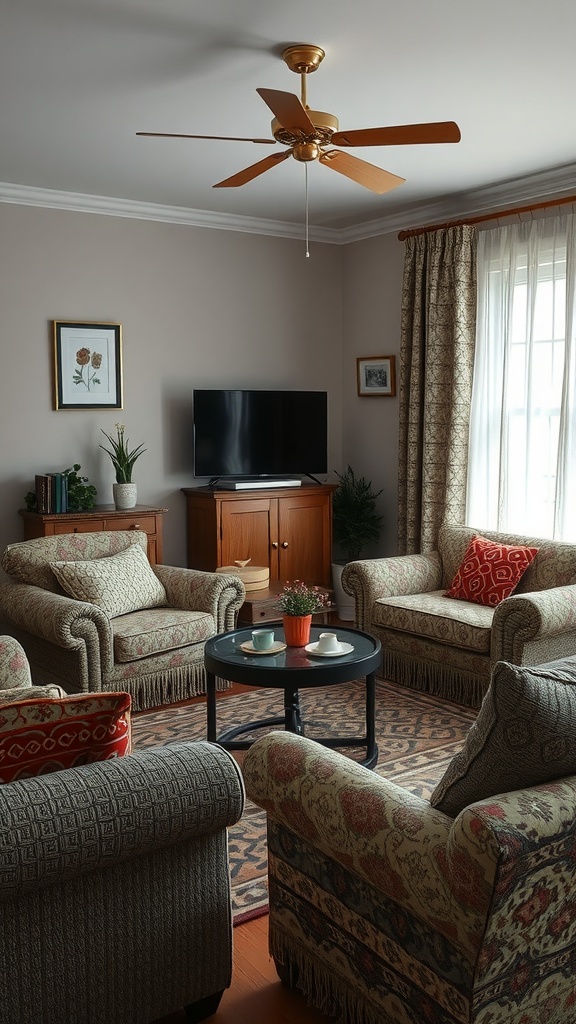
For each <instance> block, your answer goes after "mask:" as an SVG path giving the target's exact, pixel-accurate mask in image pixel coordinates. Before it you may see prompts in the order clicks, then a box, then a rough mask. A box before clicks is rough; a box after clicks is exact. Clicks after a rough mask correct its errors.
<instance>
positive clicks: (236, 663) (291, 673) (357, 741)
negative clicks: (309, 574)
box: [204, 622, 382, 768]
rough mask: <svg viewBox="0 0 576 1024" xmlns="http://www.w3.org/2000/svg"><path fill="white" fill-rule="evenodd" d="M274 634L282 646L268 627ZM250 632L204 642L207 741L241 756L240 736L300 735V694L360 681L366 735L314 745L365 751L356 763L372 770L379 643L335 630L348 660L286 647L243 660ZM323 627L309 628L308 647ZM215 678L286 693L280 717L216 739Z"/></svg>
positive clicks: (277, 625)
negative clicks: (279, 730)
mask: <svg viewBox="0 0 576 1024" xmlns="http://www.w3.org/2000/svg"><path fill="white" fill-rule="evenodd" d="M268 627H270V628H271V629H273V630H274V637H275V640H281V641H283V640H284V630H283V629H282V623H281V622H270V623H268V622H267V623H266V628H268ZM252 629H253V627H252V626H251V627H250V628H248V629H234V630H232V631H231V632H230V633H221V634H220V635H219V636H215V637H212V638H211V639H210V640H207V641H206V645H205V648H204V663H205V666H206V677H207V686H206V696H207V713H208V728H207V738H208V739H209V740H211V741H212V742H216V743H219V744H220V745H221V746H223V747H225V748H226V749H227V750H245V749H247V748H248V747H250V746H251V745H252V743H253V742H254V741H253V740H248V739H240V738H239V737H241V736H242V735H244V734H245V733H247V732H251V731H253V730H254V729H259V728H262V727H264V726H269V725H284V728H285V730H286V731H287V732H294V733H298V734H299V735H304V726H303V724H302V717H301V714H300V700H299V690H303V689H311V688H313V687H317V686H334V685H335V684H336V683H348V682H351V681H352V680H354V679H358V678H359V677H362V676H364V678H365V681H366V735H365V736H353V737H351V736H331V737H329V738H323V739H320V738H318V737H316V736H315V737H314V739H315V740H316V741H317V742H318V743H322V744H323V745H324V746H326V747H359V746H365V747H366V757H365V758H364V760H363V761H361V762H360V763H361V764H363V765H365V766H366V768H373V767H374V765H375V764H376V762H377V760H378V747H377V745H376V735H375V722H374V716H375V703H376V671H377V669H378V668H379V667H380V663H381V659H382V648H381V644H380V641H379V640H378V639H377V638H376V637H373V636H370V634H369V633H362V632H361V631H360V630H359V629H348V628H340V627H339V626H338V627H333V630H332V631H333V632H334V633H336V634H337V636H338V639H339V640H340V642H341V643H344V644H350V645H351V646H352V647H353V650H352V651H351V652H350V653H349V654H343V655H339V656H337V657H329V658H328V657H321V656H319V655H312V654H308V653H307V652H306V651H305V649H304V648H302V647H287V648H286V649H285V650H284V651H281V652H280V653H279V654H246V653H245V652H244V651H242V650H241V649H240V644H243V643H246V642H248V641H250V640H251V639H252ZM325 630H326V626H312V630H311V634H310V641H311V643H314V642H315V641H317V640H318V637H319V635H320V633H322V632H323V631H325ZM216 677H219V678H220V679H227V680H229V681H230V682H234V683H244V684H247V685H248V686H258V687H263V688H266V689H276V690H284V715H283V716H282V717H279V718H268V719H263V720H261V721H258V722H249V723H247V724H245V725H238V726H236V727H235V728H234V729H228V730H227V731H226V732H224V733H222V734H221V735H220V736H218V735H217V730H216Z"/></svg>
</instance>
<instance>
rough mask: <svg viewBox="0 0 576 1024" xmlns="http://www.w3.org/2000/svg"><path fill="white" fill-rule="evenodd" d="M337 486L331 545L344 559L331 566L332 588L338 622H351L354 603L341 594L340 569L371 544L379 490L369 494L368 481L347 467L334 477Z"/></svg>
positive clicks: (376, 533)
mask: <svg viewBox="0 0 576 1024" xmlns="http://www.w3.org/2000/svg"><path fill="white" fill-rule="evenodd" d="M336 476H337V477H338V479H339V481H340V486H339V487H338V488H337V490H336V491H334V497H333V499H332V524H333V533H334V542H335V544H337V545H338V548H339V549H340V551H341V552H342V554H343V555H344V558H343V559H342V560H335V561H334V562H333V563H332V585H333V587H334V592H335V596H336V604H337V606H338V615H339V617H340V618H341V619H343V620H347V619H353V618H354V600H353V598H351V597H349V596H348V594H345V593H344V591H343V589H342V585H341V576H342V569H343V568H344V566H345V565H346V562H353V561H356V560H357V559H358V558H361V557H362V553H363V551H364V549H365V548H366V546H367V545H368V544H373V543H375V542H376V541H377V540H378V538H379V536H380V531H381V529H382V516H381V515H380V514H379V513H378V512H377V511H376V499H377V498H378V497H379V495H380V494H382V490H379V491H373V490H372V481H371V480H365V478H364V477H363V476H356V474H355V472H354V470H353V469H352V467H351V466H348V468H347V469H346V471H345V472H344V473H336Z"/></svg>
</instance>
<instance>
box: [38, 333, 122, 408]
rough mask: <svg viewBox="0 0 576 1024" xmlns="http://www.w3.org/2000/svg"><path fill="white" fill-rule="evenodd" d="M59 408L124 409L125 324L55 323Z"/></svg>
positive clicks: (55, 380)
mask: <svg viewBox="0 0 576 1024" xmlns="http://www.w3.org/2000/svg"><path fill="white" fill-rule="evenodd" d="M52 328H53V335H54V401H55V408H56V409H122V324H113V323H100V324H96V323H90V322H87V321H73V320H53V321H52Z"/></svg>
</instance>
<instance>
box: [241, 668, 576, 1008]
mask: <svg viewBox="0 0 576 1024" xmlns="http://www.w3.org/2000/svg"><path fill="white" fill-rule="evenodd" d="M414 764H415V768H416V765H417V764H418V759H417V757H415V762H414ZM420 764H421V762H420ZM426 771H427V772H429V771H430V764H428V766H427V769H426ZM243 774H244V782H245V785H246V792H247V795H248V797H250V799H252V800H253V801H254V802H255V803H257V804H259V805H260V806H261V807H263V808H265V810H266V812H267V818H268V875H269V889H270V926H269V936H270V938H269V942H270V952H271V954H272V956H273V957H274V960H275V962H276V966H277V969H278V974H279V975H280V978H281V979H282V980H283V981H284V982H285V983H286V984H288V985H289V986H291V987H297V988H299V989H300V990H301V991H302V992H303V993H304V995H305V997H306V999H307V1001H308V1002H310V1003H312V1004H313V1005H314V1006H316V1007H318V1008H319V1009H320V1010H321V1011H322V1012H323V1013H325V1014H327V1015H328V1016H333V1017H335V1018H336V1019H337V1020H338V1021H339V1022H342V1024H574V1021H575V1020H576V988H575V985H574V975H575V972H576V895H575V894H576V858H575V850H576V659H574V658H573V659H565V660H564V661H559V662H555V663H553V664H552V665H542V666H538V667H536V668H519V667H518V666H512V665H509V664H507V663H504V662H501V663H499V665H498V666H496V668H495V671H494V673H493V677H492V681H491V685H490V687H489V690H488V693H487V695H486V697H485V699H484V702H483V704H482V708H481V710H480V713H479V715H478V718H477V720H476V722H475V724H474V725H473V726H472V728H471V730H470V732H469V734H468V736H467V738H466V741H465V744H464V746H463V749H462V750H461V751H459V752H458V753H457V754H456V756H455V757H454V758H453V760H452V762H451V763H450V765H449V767H448V769H447V771H446V772H445V774H444V775H443V777H442V779H441V780H440V781H438V780H436V781H437V783H438V784H437V785H436V786H435V788H434V790H433V792H432V793H431V794H430V796H429V798H427V799H426V798H424V796H423V795H422V794H423V793H426V792H428V793H429V792H430V789H429V786H428V783H429V776H426V778H424V776H422V777H421V778H420V779H418V778H417V774H418V773H417V772H416V770H415V771H414V773H413V778H412V782H411V786H413V787H414V792H410V791H408V790H407V789H404V788H400V787H399V786H398V785H395V784H394V783H393V782H392V781H390V780H388V779H386V778H382V777H379V776H378V775H377V774H375V773H372V772H370V771H368V770H367V769H366V768H363V767H361V766H360V765H357V764H355V763H354V762H353V761H351V760H349V759H348V758H347V757H343V756H342V755H341V754H338V753H337V752H335V751H331V750H327V749H325V748H324V747H321V746H320V745H319V744H318V743H315V742H313V741H312V740H309V739H306V738H304V737H302V736H295V735H291V734H288V733H282V732H276V733H271V734H270V735H268V736H265V737H263V738H261V739H259V740H258V741H257V742H256V743H255V744H254V745H253V746H252V748H251V749H250V750H249V752H248V754H247V756H246V760H245V761H244V765H243ZM439 774H441V769H440V770H439ZM523 778H524V779H526V782H525V784H522V779H523ZM535 779H538V780H545V781H539V782H537V783H536V782H534V780H535Z"/></svg>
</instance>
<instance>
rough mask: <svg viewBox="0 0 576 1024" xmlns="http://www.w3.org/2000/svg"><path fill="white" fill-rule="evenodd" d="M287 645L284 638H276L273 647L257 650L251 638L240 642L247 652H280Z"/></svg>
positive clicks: (242, 648)
mask: <svg viewBox="0 0 576 1024" xmlns="http://www.w3.org/2000/svg"><path fill="white" fill-rule="evenodd" d="M286 647H287V644H285V643H284V641H283V640H275V641H274V643H273V644H272V647H269V648H268V650H267V651H257V650H256V648H255V647H254V644H253V643H252V641H251V640H247V641H246V643H243V644H240V650H241V651H244V653H245V654H280V651H285V650H286Z"/></svg>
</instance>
